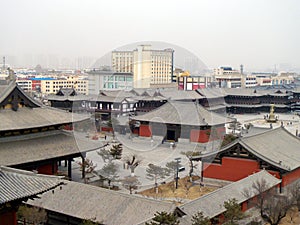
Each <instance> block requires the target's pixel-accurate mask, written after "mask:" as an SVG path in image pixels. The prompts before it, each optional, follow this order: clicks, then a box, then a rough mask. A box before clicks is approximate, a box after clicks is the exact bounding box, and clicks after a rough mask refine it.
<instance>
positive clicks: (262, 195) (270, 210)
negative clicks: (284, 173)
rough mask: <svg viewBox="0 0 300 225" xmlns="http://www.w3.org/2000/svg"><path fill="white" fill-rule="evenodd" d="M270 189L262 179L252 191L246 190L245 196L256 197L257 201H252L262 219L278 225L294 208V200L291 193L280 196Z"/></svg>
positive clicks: (255, 184) (253, 185) (255, 183)
mask: <svg viewBox="0 0 300 225" xmlns="http://www.w3.org/2000/svg"><path fill="white" fill-rule="evenodd" d="M270 188H271V186H270V185H269V184H268V183H267V181H266V180H265V179H261V180H257V181H255V182H254V183H253V184H252V188H251V189H245V190H244V191H243V194H244V195H245V196H246V197H247V198H248V199H250V198H252V197H253V196H256V201H252V204H254V206H255V207H257V208H258V209H259V210H260V215H261V217H262V218H263V219H264V220H265V221H266V222H268V223H270V224H271V225H277V224H279V223H280V221H281V219H282V218H284V217H285V216H286V214H287V212H288V210H289V209H290V208H291V207H292V206H293V201H294V199H293V198H291V197H289V195H290V193H288V194H287V195H279V194H277V193H276V191H275V190H274V189H270Z"/></svg>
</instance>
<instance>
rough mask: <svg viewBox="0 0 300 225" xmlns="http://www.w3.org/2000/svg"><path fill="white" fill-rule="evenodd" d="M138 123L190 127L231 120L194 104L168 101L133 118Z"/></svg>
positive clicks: (223, 122) (217, 123)
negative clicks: (145, 122)
mask: <svg viewBox="0 0 300 225" xmlns="http://www.w3.org/2000/svg"><path fill="white" fill-rule="evenodd" d="M133 119H135V120H138V121H147V122H157V123H168V124H181V125H191V126H193V125H194V126H204V125H211V126H213V125H220V124H225V123H227V122H231V121H232V119H230V118H227V117H224V116H222V115H219V114H217V113H214V112H209V111H208V110H206V109H205V108H203V107H202V106H201V105H199V104H196V103H194V102H181V101H170V102H167V103H165V104H164V105H162V106H161V107H159V108H157V109H154V110H152V111H150V112H148V113H146V114H144V115H141V116H136V117H133Z"/></svg>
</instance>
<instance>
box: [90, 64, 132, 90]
mask: <svg viewBox="0 0 300 225" xmlns="http://www.w3.org/2000/svg"><path fill="white" fill-rule="evenodd" d="M88 80H89V85H88V89H89V90H88V92H89V94H90V95H98V94H99V92H100V91H103V90H131V89H132V88H133V75H132V73H130V72H114V71H112V70H110V69H103V70H93V71H90V72H88Z"/></svg>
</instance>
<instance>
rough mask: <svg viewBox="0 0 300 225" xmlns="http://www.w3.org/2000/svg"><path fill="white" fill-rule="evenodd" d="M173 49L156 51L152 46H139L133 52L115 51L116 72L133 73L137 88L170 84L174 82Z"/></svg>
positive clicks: (113, 64)
mask: <svg viewBox="0 0 300 225" xmlns="http://www.w3.org/2000/svg"><path fill="white" fill-rule="evenodd" d="M173 58H174V50H173V49H169V48H168V49H163V50H154V49H151V45H139V46H138V47H137V48H136V49H134V50H133V51H113V52H112V68H113V70H114V71H115V72H123V73H128V72H130V73H132V74H133V81H134V87H135V88H149V87H150V85H151V84H170V83H172V80H173Z"/></svg>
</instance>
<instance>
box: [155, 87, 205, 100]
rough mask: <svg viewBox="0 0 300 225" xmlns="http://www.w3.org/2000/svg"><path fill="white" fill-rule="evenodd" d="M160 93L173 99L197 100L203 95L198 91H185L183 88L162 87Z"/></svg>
mask: <svg viewBox="0 0 300 225" xmlns="http://www.w3.org/2000/svg"><path fill="white" fill-rule="evenodd" d="M159 93H160V94H161V95H162V96H163V97H165V98H168V99H171V100H174V101H175V100H197V99H202V98H203V96H201V95H200V94H198V92H196V91H183V90H177V89H173V88H164V89H160V90H159Z"/></svg>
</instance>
